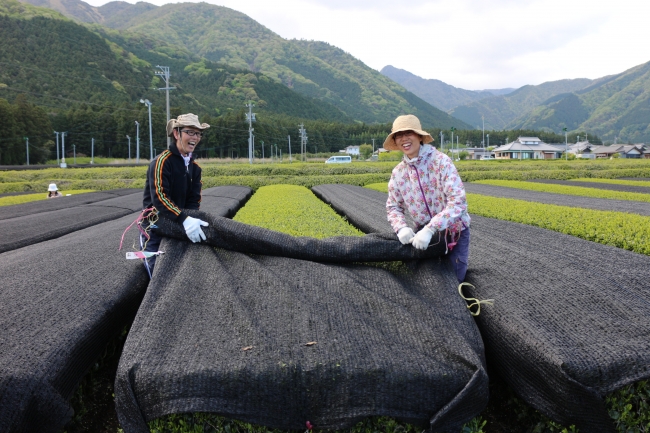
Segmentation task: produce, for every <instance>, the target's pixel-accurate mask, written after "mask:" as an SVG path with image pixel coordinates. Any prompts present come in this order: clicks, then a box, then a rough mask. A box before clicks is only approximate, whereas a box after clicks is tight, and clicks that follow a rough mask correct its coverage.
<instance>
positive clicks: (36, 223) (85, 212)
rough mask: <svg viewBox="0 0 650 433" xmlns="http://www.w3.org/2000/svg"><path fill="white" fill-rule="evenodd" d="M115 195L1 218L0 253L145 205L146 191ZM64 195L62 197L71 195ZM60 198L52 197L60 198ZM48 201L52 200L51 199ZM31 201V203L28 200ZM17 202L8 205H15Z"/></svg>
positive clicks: (127, 212) (129, 211)
mask: <svg viewBox="0 0 650 433" xmlns="http://www.w3.org/2000/svg"><path fill="white" fill-rule="evenodd" d="M128 191H130V192H131V194H129V195H123V196H120V197H115V196H111V197H109V198H108V199H104V200H102V201H96V202H94V203H90V204H81V205H78V206H73V207H68V208H65V209H57V210H52V211H45V210H42V211H40V212H35V213H31V214H28V215H23V216H19V217H16V218H7V219H2V220H0V233H2V234H3V236H2V238H0V253H1V252H5V251H11V250H15V249H17V248H21V247H24V246H27V245H32V244H35V243H38V242H43V241H46V240H50V239H55V238H58V237H60V236H63V235H66V234H68V233H72V232H74V231H77V230H81V229H84V228H86V227H91V226H94V225H97V224H100V223H103V222H106V221H111V220H114V219H117V218H121V217H123V216H124V215H128V214H131V213H133V212H134V211H138V210H140V209H141V208H142V192H135V190H133V189H131V190H128ZM69 198H70V197H63V198H61V199H60V200H64V199H66V200H67V199H69ZM56 200H59V199H51V200H49V201H56ZM49 201H48V202H49ZM27 204H30V203H27ZM18 206H20V205H17V206H7V207H8V208H15V207H18Z"/></svg>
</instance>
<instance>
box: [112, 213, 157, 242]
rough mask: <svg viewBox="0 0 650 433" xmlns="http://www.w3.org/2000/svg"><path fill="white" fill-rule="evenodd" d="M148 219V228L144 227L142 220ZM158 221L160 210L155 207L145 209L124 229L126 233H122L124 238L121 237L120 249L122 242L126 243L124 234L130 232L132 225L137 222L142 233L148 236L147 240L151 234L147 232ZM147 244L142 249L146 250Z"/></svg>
mask: <svg viewBox="0 0 650 433" xmlns="http://www.w3.org/2000/svg"><path fill="white" fill-rule="evenodd" d="M145 220H146V221H147V222H148V223H149V224H148V225H147V227H146V228H142V225H143V224H142V222H143V221H145ZM157 222H158V211H157V210H156V208H155V207H150V208H147V209H143V210H142V212H140V214H139V215H138V217H137V218H136V219H135V221H133V222H132V223H131V224H129V226H128V227H127V228H126V229H125V230H124V233H122V238H121V239H120V248H119V249H118V251H122V244H123V243H124V236H125V235H126V232H128V231H129V230H130V229H131V227H133V225H134V224H135V225H136V226H137V227H138V230H140V233H141V234H142V235H144V236H145V237H146V238H147V241H148V240H149V238H150V237H151V236H149V233H147V232H148V231H149V230H150V229H151V228H152V227H155V225H156V223H157ZM146 245H147V243H146V242H145V244H144V245H143V246H142V249H143V250H144V247H145V246H146Z"/></svg>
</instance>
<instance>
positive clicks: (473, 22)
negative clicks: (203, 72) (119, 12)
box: [89, 0, 650, 90]
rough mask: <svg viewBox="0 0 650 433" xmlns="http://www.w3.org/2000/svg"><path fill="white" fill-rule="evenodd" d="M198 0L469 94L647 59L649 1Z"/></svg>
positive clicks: (604, 71)
mask: <svg viewBox="0 0 650 433" xmlns="http://www.w3.org/2000/svg"><path fill="white" fill-rule="evenodd" d="M147 1H149V2H150V3H154V4H157V5H162V4H165V3H169V1H166V0H147ZM206 1H207V2H208V3H212V4H215V5H221V6H226V7H229V8H232V9H235V10H237V11H240V12H243V13H245V14H246V15H248V16H250V17H251V18H253V19H255V20H256V21H258V22H259V23H261V24H263V25H264V26H266V27H268V28H269V29H271V30H272V31H274V32H275V33H277V34H279V35H280V36H282V37H284V38H288V39H289V38H297V39H313V40H319V41H325V42H328V43H330V44H332V45H335V46H337V47H339V48H341V49H343V50H345V51H347V52H348V53H350V54H352V55H353V56H355V57H357V58H358V59H360V60H361V61H363V62H364V63H365V64H367V65H368V66H370V67H372V68H374V69H377V70H380V69H381V68H383V67H384V66H386V65H393V66H395V67H396V68H401V69H405V70H407V71H410V72H412V73H414V74H416V75H418V76H420V77H423V78H435V79H439V80H442V81H444V82H446V83H448V84H451V85H453V86H456V87H461V88H464V89H471V90H478V89H497V88H504V87H515V88H516V87H520V86H523V85H525V84H540V83H543V82H545V81H552V80H558V79H564V78H598V77H602V76H605V75H609V74H615V73H619V72H623V71H624V70H626V69H629V68H631V67H633V66H636V65H639V64H642V63H645V62H648V61H650V43H648V40H650V30H649V29H650V26H649V23H650V22H649V18H650V1H648V0H617V1H611V0H610V1H607V2H606V1H603V0H490V1H488V0H410V1H408V2H406V1H402V2H400V1H395V0H281V1H270V0H246V1H242V0H206ZM132 2H133V1H132ZM89 3H91V4H93V5H95V6H99V5H101V4H104V3H106V1H102V0H91V1H89Z"/></svg>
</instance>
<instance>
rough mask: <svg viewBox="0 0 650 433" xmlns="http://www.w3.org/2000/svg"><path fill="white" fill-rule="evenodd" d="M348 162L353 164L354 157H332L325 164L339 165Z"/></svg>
mask: <svg viewBox="0 0 650 433" xmlns="http://www.w3.org/2000/svg"><path fill="white" fill-rule="evenodd" d="M346 162H352V157H351V156H350V155H347V156H330V157H329V159H328V160H327V161H325V164H338V163H346Z"/></svg>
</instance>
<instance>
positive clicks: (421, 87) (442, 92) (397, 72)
mask: <svg viewBox="0 0 650 433" xmlns="http://www.w3.org/2000/svg"><path fill="white" fill-rule="evenodd" d="M381 73H382V74H383V75H385V76H387V77H388V78H390V79H391V80H393V81H395V82H396V83H399V84H400V85H402V86H404V88H406V89H408V90H409V91H411V92H413V93H414V94H416V95H417V96H419V97H420V98H422V99H424V100H425V101H427V102H428V103H429V104H431V105H433V106H434V107H437V108H440V109H441V110H444V111H449V110H451V109H452V108H455V107H458V106H459V105H464V104H469V103H471V102H474V101H479V100H481V99H485V98H489V97H492V96H494V95H495V94H494V93H492V92H490V91H487V90H479V91H474V90H465V89H460V88H458V87H454V86H450V85H449V84H447V83H444V82H442V81H440V80H432V79H428V80H427V79H424V78H421V77H418V76H417V75H414V74H412V73H410V72H409V71H405V70H404V69H399V68H395V67H394V66H391V65H388V66H384V67H383V68H382V70H381ZM501 91H504V90H503V89H501ZM495 92H499V90H496V91H495ZM505 93H506V94H507V93H509V92H508V91H507V90H505Z"/></svg>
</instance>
